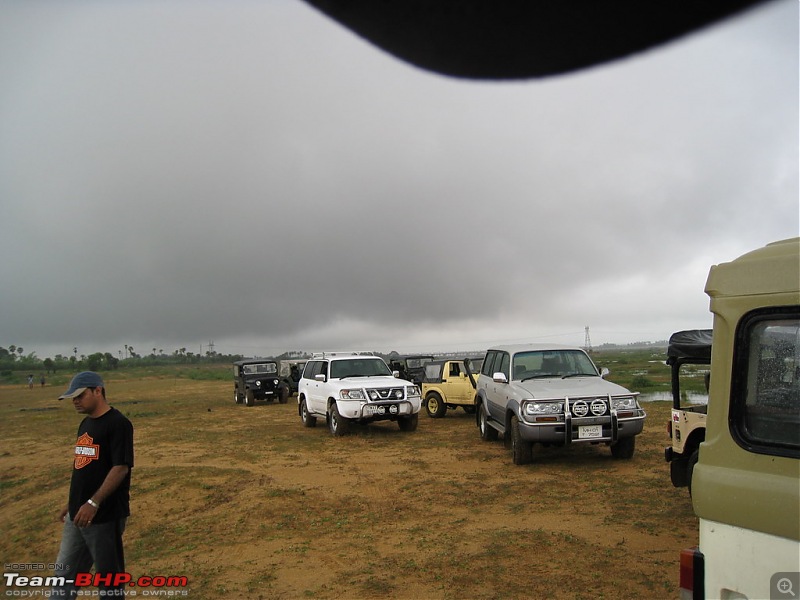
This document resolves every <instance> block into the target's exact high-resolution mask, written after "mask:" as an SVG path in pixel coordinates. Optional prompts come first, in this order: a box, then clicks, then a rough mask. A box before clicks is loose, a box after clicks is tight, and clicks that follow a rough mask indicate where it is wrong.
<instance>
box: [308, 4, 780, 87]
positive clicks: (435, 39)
mask: <svg viewBox="0 0 800 600" xmlns="http://www.w3.org/2000/svg"><path fill="white" fill-rule="evenodd" d="M305 1H306V2H308V3H309V4H311V5H312V6H315V7H316V8H318V9H319V10H321V11H322V12H324V13H325V14H327V15H328V16H330V17H332V18H333V19H335V20H337V21H339V22H340V23H341V24H342V25H344V26H346V27H348V28H350V29H351V30H353V31H354V32H355V33H357V34H358V35H360V36H362V37H364V38H365V39H367V40H369V41H370V42H371V43H373V44H375V45H376V46H378V47H380V48H382V49H384V50H385V51H387V52H389V53H391V54H393V55H394V56H396V57H397V58H400V59H402V60H404V61H407V62H409V63H411V64H413V65H416V66H418V67H421V68H423V69H427V70H430V71H434V72H437V73H441V74H444V75H451V76H454V77H464V78H475V79H527V78H533V77H546V76H549V75H556V74H559V73H568V72H570V71H575V70H578V69H583V68H586V67H591V66H593V65H597V64H601V63H605V62H608V61H611V60H615V59H618V58H622V57H624V56H628V55H630V54H634V53H636V52H640V51H642V50H646V49H647V48H651V47H653V46H657V45H659V44H662V43H664V42H666V41H669V40H672V39H675V38H677V37H680V36H682V35H684V34H687V33H689V32H692V31H694V30H697V29H699V28H701V27H704V26H706V25H709V24H711V23H714V22H716V21H719V20H720V19H723V18H725V17H728V16H730V15H733V14H735V13H738V12H740V11H742V10H744V9H746V8H749V7H752V6H756V5H759V4H764V3H766V2H768V1H772V0H571V1H570V0H305Z"/></svg>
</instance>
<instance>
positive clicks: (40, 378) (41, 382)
mask: <svg viewBox="0 0 800 600" xmlns="http://www.w3.org/2000/svg"><path fill="white" fill-rule="evenodd" d="M39 383H40V384H42V387H44V375H42V376H41V377H39Z"/></svg>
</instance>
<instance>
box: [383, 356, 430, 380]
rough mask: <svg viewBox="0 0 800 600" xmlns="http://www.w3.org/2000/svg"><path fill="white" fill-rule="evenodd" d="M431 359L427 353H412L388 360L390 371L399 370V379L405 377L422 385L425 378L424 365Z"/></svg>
mask: <svg viewBox="0 0 800 600" xmlns="http://www.w3.org/2000/svg"><path fill="white" fill-rule="evenodd" d="M432 360H433V356H431V355H429V354H414V355H409V356H396V357H394V358H391V359H390V361H389V368H390V369H392V371H399V372H400V379H406V380H407V381H411V382H413V383H415V384H417V385H418V386H420V387H422V380H423V379H425V365H426V364H428V363H429V362H431V361H432Z"/></svg>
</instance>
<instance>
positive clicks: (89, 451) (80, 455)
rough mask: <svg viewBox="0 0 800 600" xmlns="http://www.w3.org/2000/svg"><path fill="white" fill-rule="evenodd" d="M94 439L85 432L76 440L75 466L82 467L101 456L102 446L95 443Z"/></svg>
mask: <svg viewBox="0 0 800 600" xmlns="http://www.w3.org/2000/svg"><path fill="white" fill-rule="evenodd" d="M92 442H94V440H93V439H92V436H90V435H89V434H88V433H84V434H83V435H81V437H79V438H78V441H77V442H75V468H76V469H82V468H83V467H85V466H86V465H88V464H89V463H90V462H92V461H93V460H97V459H98V458H100V446H98V445H97V444H93V443H92Z"/></svg>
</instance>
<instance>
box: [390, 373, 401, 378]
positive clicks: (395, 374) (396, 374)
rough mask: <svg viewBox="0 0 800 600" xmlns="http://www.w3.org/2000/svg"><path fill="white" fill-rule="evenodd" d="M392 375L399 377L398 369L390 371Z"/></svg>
mask: <svg viewBox="0 0 800 600" xmlns="http://www.w3.org/2000/svg"><path fill="white" fill-rule="evenodd" d="M392 377H397V378H398V379H399V378H400V371H392Z"/></svg>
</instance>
